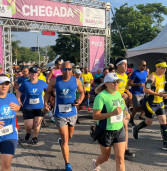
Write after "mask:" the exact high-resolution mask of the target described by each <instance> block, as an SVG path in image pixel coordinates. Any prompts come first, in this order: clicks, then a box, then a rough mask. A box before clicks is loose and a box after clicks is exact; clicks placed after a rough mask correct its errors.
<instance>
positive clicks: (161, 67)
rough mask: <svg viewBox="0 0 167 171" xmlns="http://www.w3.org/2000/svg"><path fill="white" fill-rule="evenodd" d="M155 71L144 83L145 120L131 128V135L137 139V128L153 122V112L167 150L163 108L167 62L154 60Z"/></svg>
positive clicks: (166, 131) (165, 95) (163, 147)
mask: <svg viewBox="0 0 167 171" xmlns="http://www.w3.org/2000/svg"><path fill="white" fill-rule="evenodd" d="M155 67H156V71H155V72H153V73H151V74H150V75H149V77H148V79H147V81H146V83H145V86H144V92H145V93H146V94H147V95H148V97H147V101H146V107H145V108H146V109H145V116H146V119H145V121H142V122H141V123H140V124H139V125H137V126H135V127H133V128H132V131H133V137H134V138H135V139H138V133H139V130H140V129H142V128H145V127H146V126H150V125H152V123H153V118H154V116H155V114H156V115H157V118H158V121H159V123H160V129H161V134H162V139H163V146H162V149H163V150H167V124H166V115H165V109H164V102H163V98H165V99H166V98H167V94H165V91H164V87H165V72H166V68H167V64H166V62H165V61H164V60H162V59H161V60H159V61H157V62H156V65H155Z"/></svg>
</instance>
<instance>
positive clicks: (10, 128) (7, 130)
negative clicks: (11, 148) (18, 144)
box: [0, 125, 13, 136]
mask: <svg viewBox="0 0 167 171" xmlns="http://www.w3.org/2000/svg"><path fill="white" fill-rule="evenodd" d="M12 132H13V126H12V125H8V126H5V127H3V128H2V129H0V136H4V135H8V134H11V133H12Z"/></svg>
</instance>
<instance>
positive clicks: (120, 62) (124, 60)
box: [116, 59, 127, 66]
mask: <svg viewBox="0 0 167 171" xmlns="http://www.w3.org/2000/svg"><path fill="white" fill-rule="evenodd" d="M123 62H127V60H126V59H123V60H121V61H119V62H118V63H117V64H116V66H118V65H120V64H122V63H123Z"/></svg>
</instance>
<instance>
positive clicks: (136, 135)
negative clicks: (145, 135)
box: [132, 126, 139, 140]
mask: <svg viewBox="0 0 167 171" xmlns="http://www.w3.org/2000/svg"><path fill="white" fill-rule="evenodd" d="M138 133H139V132H138V130H137V129H136V127H135V126H133V127H132V134H133V137H134V139H136V140H137V139H138Z"/></svg>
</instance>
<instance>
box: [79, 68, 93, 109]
mask: <svg viewBox="0 0 167 171" xmlns="http://www.w3.org/2000/svg"><path fill="white" fill-rule="evenodd" d="M81 76H82V78H83V83H84V87H85V90H86V93H85V96H86V97H85V100H87V106H88V111H90V110H91V108H90V105H89V102H90V90H91V84H92V83H93V75H92V74H91V73H90V72H89V69H88V67H85V68H84V73H82V75H81ZM83 109H85V106H83Z"/></svg>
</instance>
